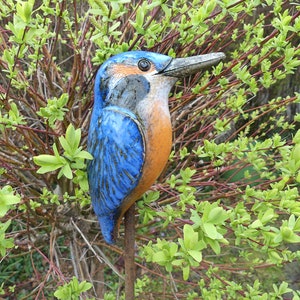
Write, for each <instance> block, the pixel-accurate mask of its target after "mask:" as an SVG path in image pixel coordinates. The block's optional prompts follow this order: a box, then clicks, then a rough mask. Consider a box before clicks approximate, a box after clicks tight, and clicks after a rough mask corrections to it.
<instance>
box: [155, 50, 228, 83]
mask: <svg viewBox="0 0 300 300" xmlns="http://www.w3.org/2000/svg"><path fill="white" fill-rule="evenodd" d="M224 58H225V54H224V53H223V52H216V53H209V54H203V55H197V56H190V57H185V58H173V59H172V60H171V61H170V63H169V64H168V65H167V67H166V68H165V69H163V70H162V71H161V72H160V73H159V74H162V75H164V76H171V77H177V78H180V77H185V76H188V75H191V74H194V73H197V72H198V71H200V70H201V69H205V68H207V67H210V66H213V65H216V64H217V63H218V62H219V61H221V60H222V59H224Z"/></svg>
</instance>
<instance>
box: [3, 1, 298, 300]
mask: <svg viewBox="0 0 300 300" xmlns="http://www.w3.org/2000/svg"><path fill="white" fill-rule="evenodd" d="M0 18H1V20H0V26H1V35H0V38H1V43H0V65H1V77H0V107H1V111H0V131H1V135H0V145H1V151H0V174H1V177H0V182H1V188H0V217H1V222H2V223H1V225H0V255H1V257H2V258H1V265H0V269H1V272H0V276H1V282H2V284H1V289H0V292H1V293H2V295H4V296H6V297H13V296H18V299H21V298H22V297H25V295H26V297H27V299H44V298H45V299H47V298H49V297H50V298H51V297H53V296H54V295H56V296H60V297H63V296H64V295H63V293H72V292H74V293H75V294H76V296H74V297H79V295H81V297H85V299H87V297H89V298H91V297H96V298H101V297H102V298H104V299H115V298H117V297H118V296H121V295H122V282H123V274H122V273H123V265H122V259H121V258H122V249H123V247H122V242H123V241H122V239H123V238H122V230H121V238H120V240H119V242H118V244H117V245H116V246H108V245H106V244H105V243H104V242H103V240H102V238H101V235H100V234H99V227H98V223H97V221H96V220H95V217H94V214H93V212H92V211H91V208H90V200H89V196H88V186H87V181H86V172H85V160H86V159H90V158H91V157H90V155H89V154H88V153H87V152H86V151H85V150H84V149H85V144H86V135H87V128H88V124H89V116H90V111H91V107H92V96H93V95H92V88H93V78H94V74H95V72H96V69H97V66H98V65H100V64H101V63H103V62H104V61H105V60H106V59H107V58H108V57H110V56H111V55H113V54H116V53H119V52H122V51H127V50H132V49H147V50H150V51H155V52H160V53H165V54H168V55H170V56H175V55H176V56H177V57H183V56H186V55H196V54H200V53H209V52H216V51H223V52H225V53H226V56H227V59H226V60H225V61H224V62H221V63H219V65H218V66H216V67H214V68H213V69H212V70H209V71H204V72H202V73H201V74H196V75H195V76H193V77H190V78H188V79H184V80H182V81H181V82H180V83H178V84H177V86H176V87H175V88H174V90H173V91H172V95H171V96H170V109H171V112H172V121H173V122H172V123H173V129H174V130H173V132H174V134H173V140H174V147H173V151H172V153H171V156H170V160H169V163H168V166H167V167H166V169H165V171H164V173H163V174H162V175H161V176H160V178H159V180H158V182H157V183H156V184H155V185H154V186H153V188H152V190H151V191H150V192H148V193H147V194H146V195H144V197H143V199H142V200H141V201H139V202H138V204H137V207H138V215H139V217H138V220H139V221H138V225H137V238H136V243H137V251H138V252H137V257H136V262H137V266H138V276H139V280H138V281H137V284H136V294H137V297H138V299H152V297H156V298H159V299H174V298H176V299H199V298H201V299H220V298H226V299H238V298H240V299H280V298H283V297H287V296H288V297H291V298H292V297H293V298H294V299H298V298H299V295H300V294H299V290H300V289H299V286H298V285H297V284H296V281H297V280H295V278H290V277H291V276H292V277H296V276H297V275H298V274H297V273H294V274H292V275H291V274H290V273H289V272H287V271H286V269H287V268H286V266H287V265H289V266H291V264H294V265H295V264H296V262H297V261H298V260H299V257H300V252H299V250H298V247H297V245H298V243H299V242H300V237H299V231H300V219H299V217H300V204H299V203H300V202H299V192H298V187H299V182H300V176H299V168H300V163H299V161H300V156H299V149H300V146H299V145H300V133H299V131H298V129H299V123H298V122H299V120H300V115H299V113H298V111H299V106H298V102H299V101H300V94H299V92H300V91H299V85H298V82H299V79H300V76H299V74H300V72H299V65H300V60H299V53H300V48H299V40H300V37H299V32H300V6H299V5H298V4H297V3H296V1H294V2H290V1H284V0H256V1H246V0H241V1H231V0H226V1H225V0H222V1H221V0H214V1H211V0H200V1H190V2H186V1H182V0H175V1H128V0H120V1H103V0H97V1H92V0H90V1H88V2H86V1H75V0H74V1H65V0H62V1H59V0H53V1H48V0H39V1H33V0H28V1H20V0H18V1H12V0H7V1H4V2H3V3H2V4H1V7H0ZM20 266H22V267H20ZM74 275H75V276H76V278H78V279H79V281H80V282H81V283H79V281H78V279H76V278H75V279H74V278H73V276H74ZM72 278H73V279H72ZM86 281H89V282H90V283H92V285H93V289H91V288H90V285H89V283H87V282H86ZM104 282H105V284H104ZM74 284H76V287H75V288H74V289H72V287H73V286H74ZM61 285H63V287H60V286H61ZM54 293H55V294H54ZM75 294H74V295H75ZM62 295H63V296H62ZM116 295H118V296H116Z"/></svg>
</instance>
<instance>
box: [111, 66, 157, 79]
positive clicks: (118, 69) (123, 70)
mask: <svg viewBox="0 0 300 300" xmlns="http://www.w3.org/2000/svg"><path fill="white" fill-rule="evenodd" d="M154 71H155V68H154V66H153V65H151V68H150V69H149V71H147V72H143V71H141V70H140V69H139V68H138V67H136V66H131V65H124V64H116V65H114V66H113V67H112V68H111V74H112V75H113V76H116V77H126V76H128V75H144V74H147V73H152V72H154Z"/></svg>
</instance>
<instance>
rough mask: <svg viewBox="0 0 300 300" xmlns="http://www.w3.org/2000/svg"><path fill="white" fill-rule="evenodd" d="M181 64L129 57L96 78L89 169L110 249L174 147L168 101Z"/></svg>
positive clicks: (138, 54) (112, 62)
mask: <svg viewBox="0 0 300 300" xmlns="http://www.w3.org/2000/svg"><path fill="white" fill-rule="evenodd" d="M222 55H223V54H222ZM198 57H200V56H198ZM202 57H203V56H202ZM222 57H223V56H222ZM222 57H221V56H220V54H219V56H217V57H216V56H214V57H210V61H209V62H208V60H203V58H202V60H201V59H200V63H202V65H201V66H203V65H205V64H207V65H210V64H212V60H214V61H213V62H217V61H219V60H220V59H221V58H222ZM183 60H184V59H172V58H170V57H168V56H165V55H161V54H157V53H151V52H145V51H132V52H125V53H122V54H119V55H116V56H114V57H112V58H111V59H109V60H108V61H107V62H105V63H104V64H103V65H102V66H101V68H100V69H99V71H98V73H97V76H96V80H95V89H94V93H95V96H94V98H95V101H94V109H93V113H92V117H91V122H90V129H89V136H88V151H89V152H90V153H91V154H92V155H93V157H94V159H93V160H92V161H91V162H89V163H88V178H89V185H90V194H91V198H92V204H93V208H94V211H95V213H96V215H97V217H98V220H99V223H100V226H101V230H102V234H103V236H104V239H105V240H106V242H108V243H113V242H114V241H115V238H116V234H117V230H118V226H119V223H120V221H121V219H122V216H123V215H124V213H125V212H126V211H127V210H128V208H129V207H130V206H131V205H132V204H133V203H134V202H135V201H136V200H137V199H139V198H140V197H141V196H142V194H143V193H144V192H145V191H147V190H148V189H149V187H150V186H151V185H152V184H153V182H154V181H155V180H156V179H157V177H158V176H159V175H160V173H161V172H162V170H163V168H164V167H165V165H166V162H167V160H168V157H169V154H170V150H171V146H172V128H171V121H170V113H169V109H168V95H169V92H170V90H171V88H172V86H173V85H174V84H175V82H176V80H177V77H179V76H180V72H181V73H184V74H183V75H186V74H185V73H186V72H187V69H186V67H187V66H186V65H185V64H184V62H183ZM197 64H198V65H199V61H198V62H197ZM194 65H195V64H194ZM194 65H193V66H192V68H193V67H194ZM198 69H199V67H198ZM198 69H197V70H198ZM194 71H196V69H195V68H194V69H192V70H190V73H192V72H194Z"/></svg>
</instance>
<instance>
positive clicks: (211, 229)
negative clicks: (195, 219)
mask: <svg viewBox="0 0 300 300" xmlns="http://www.w3.org/2000/svg"><path fill="white" fill-rule="evenodd" d="M202 226H203V229H204V232H205V234H206V235H207V236H208V237H209V238H211V239H213V240H217V239H222V238H223V236H222V234H220V233H219V232H218V231H217V228H216V226H215V225H214V224H211V223H203V225H202Z"/></svg>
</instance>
